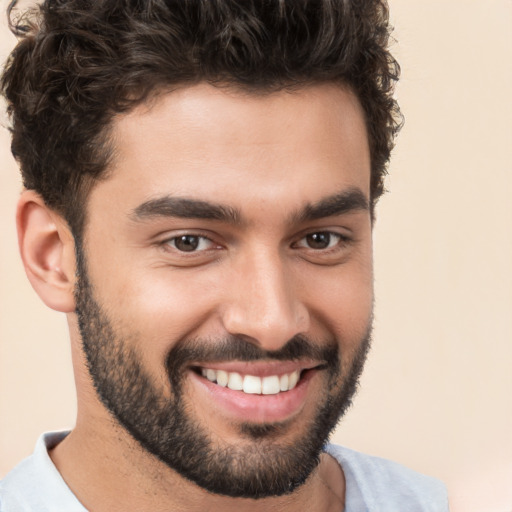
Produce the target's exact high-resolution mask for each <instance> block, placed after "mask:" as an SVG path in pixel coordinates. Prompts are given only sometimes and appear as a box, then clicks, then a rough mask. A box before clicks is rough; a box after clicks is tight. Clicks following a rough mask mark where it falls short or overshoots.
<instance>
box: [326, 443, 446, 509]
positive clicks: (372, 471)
mask: <svg viewBox="0 0 512 512" xmlns="http://www.w3.org/2000/svg"><path fill="white" fill-rule="evenodd" d="M325 451H326V452H327V453H328V454H330V455H331V456H332V457H334V458H335V459H336V460H337V461H338V462H339V464H340V465H341V467H342V468H343V472H344V473H345V480H346V485H347V489H346V500H347V507H346V510H347V512H351V511H352V510H354V511H360V510H361V511H363V510H364V511H368V512H372V511H374V510H375V511H378V512H388V511H389V512H400V511H404V512H448V497H447V493H446V488H445V486H444V484H443V483H442V482H440V481H439V480H437V479H435V478H432V477H430V476H426V475H422V474H421V473H417V472H416V471H413V470H411V469H409V468H406V467H405V466H402V465H401V464H398V463H396V462H392V461H390V460H387V459H383V458H380V457H373V456H371V455H366V454H363V453H360V452H357V451H354V450H350V449H348V448H344V447H342V446H337V445H333V444H329V445H327V446H326V447H325Z"/></svg>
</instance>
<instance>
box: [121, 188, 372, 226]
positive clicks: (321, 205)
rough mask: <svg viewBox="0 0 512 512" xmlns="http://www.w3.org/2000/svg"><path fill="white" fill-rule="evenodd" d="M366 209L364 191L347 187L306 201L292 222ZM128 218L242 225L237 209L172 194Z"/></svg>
mask: <svg viewBox="0 0 512 512" xmlns="http://www.w3.org/2000/svg"><path fill="white" fill-rule="evenodd" d="M369 209H370V208H369V204H368V200H367V198H366V196H365V195H364V194H363V192H362V191H361V190H360V189H358V188H350V189H348V190H344V191H343V192H340V193H338V194H335V195H332V196H328V197H326V198H324V199H321V200H320V201H318V202H316V203H313V204H310V203H308V204H306V205H305V206H304V207H303V208H301V209H300V210H299V211H298V212H296V213H294V214H292V216H291V223H302V222H308V221H312V220H318V219H322V218H325V217H332V216H335V215H343V214H346V213H350V212H353V211H359V210H361V211H369ZM130 217H131V218H132V219H133V220H135V221H144V220H147V219H153V218H157V217H176V218H181V219H203V220H217V221H221V222H226V223H229V224H233V225H242V224H245V223H244V222H243V220H242V214H241V213H240V210H238V209H236V208H232V207H230V206H225V205H222V204H217V203H211V202H208V201H201V200H199V199H188V198H184V197H172V196H164V197H159V198H156V199H150V200H148V201H146V202H144V203H142V204H141V205H139V206H137V207H136V208H135V209H134V210H133V211H132V213H131V215H130Z"/></svg>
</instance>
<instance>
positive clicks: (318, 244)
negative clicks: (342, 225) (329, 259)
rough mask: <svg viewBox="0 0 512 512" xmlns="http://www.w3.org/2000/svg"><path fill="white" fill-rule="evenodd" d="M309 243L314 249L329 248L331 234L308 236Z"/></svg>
mask: <svg viewBox="0 0 512 512" xmlns="http://www.w3.org/2000/svg"><path fill="white" fill-rule="evenodd" d="M307 241H308V245H309V246H310V247H311V248H312V249H325V248H326V247H329V243H330V242H331V235H330V234H329V233H313V234H312V235H308V236H307Z"/></svg>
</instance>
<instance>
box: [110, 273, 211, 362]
mask: <svg viewBox="0 0 512 512" xmlns="http://www.w3.org/2000/svg"><path fill="white" fill-rule="evenodd" d="M212 281H213V280H212V278H211V276H208V275H207V274H206V273H204V272H196V273H193V272H180V271H175V270H172V269H170V268H155V269H137V268H133V267H132V271H131V272H130V274H129V275H128V276H127V275H126V273H123V272H122V271H119V272H118V276H117V278H114V277H113V276H110V277H109V278H108V279H107V280H106V281H104V282H103V284H104V286H103V294H102V297H103V300H104V303H105V304H109V308H108V309H109V311H110V313H109V315H110V316H111V317H112V319H113V320H115V322H116V324H117V325H118V326H119V328H120V329H122V330H124V331H126V332H130V333H131V334H132V336H131V338H132V339H134V340H136V342H137V344H138V345H140V346H139V347H137V348H138V350H139V351H140V352H141V353H142V354H143V355H144V357H145V359H151V361H152V363H153V364H162V363H163V362H164V361H165V358H166V356H167V354H168V351H169V350H170V349H171V348H172V347H173V346H174V345H175V343H176V342H178V341H179V340H181V339H183V338H186V337H192V336H198V335H200V334H201V333H200V332H199V329H200V326H201V325H203V323H204V322H206V319H207V318H208V317H209V316H210V315H211V311H212V309H213V308H214V303H213V297H212V295H214V294H215V286H214V283H213V282H212ZM202 334H204V333H202Z"/></svg>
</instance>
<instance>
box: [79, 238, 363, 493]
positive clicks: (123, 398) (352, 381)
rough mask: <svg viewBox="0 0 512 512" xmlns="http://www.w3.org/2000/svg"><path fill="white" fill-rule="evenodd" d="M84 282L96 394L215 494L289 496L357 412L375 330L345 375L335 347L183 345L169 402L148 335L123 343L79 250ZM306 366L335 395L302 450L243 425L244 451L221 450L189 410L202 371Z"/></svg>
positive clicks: (236, 447)
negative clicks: (317, 364) (150, 367)
mask: <svg viewBox="0 0 512 512" xmlns="http://www.w3.org/2000/svg"><path fill="white" fill-rule="evenodd" d="M77 245H78V244H77ZM77 274H78V282H77V286H76V289H75V300H76V313H77V317H78V324H79V329H80V334H81V338H82V348H83V351H84V354H85V356H86V360H87V364H88V370H89V373H90V376H91V378H92V381H93V383H94V387H95V389H96V392H97V394H98V397H99V398H100V400H101V401H102V403H103V404H104V406H105V407H106V408H107V410H108V411H109V412H110V413H111V415H112V417H113V418H114V421H116V422H117V423H118V424H119V425H121V427H123V428H124V429H125V430H126V431H127V432H128V433H129V434H130V435H131V436H132V437H133V438H134V439H135V440H136V441H138V443H139V444H140V445H141V446H142V448H143V449H145V450H146V451H147V452H149V453H151V454H153V455H154V456H155V457H157V458H158V459H159V460H160V461H162V462H163V463H165V464H166V465H167V466H168V467H170V468H171V469H173V470H174V471H176V472H177V473H179V474H180V475H181V476H183V477H185V478H187V479H188V480H190V481H192V482H194V483H195V484H197V485H198V486H200V487H202V488H203V489H205V490H207V491H209V492H212V493H214V494H220V495H225V496H230V497H241V498H252V499H258V498H265V497H270V496H281V495H284V494H288V493H291V492H293V491H294V490H295V489H296V488H297V487H299V486H300V485H302V484H303V483H304V482H305V481H306V480H307V478H308V477H309V475H311V473H312V472H313V471H314V469H315V468H316V466H317V465H318V463H319V457H320V454H321V452H322V448H323V447H324V445H325V443H326V442H327V440H328V437H329V435H330V433H331V431H332V430H333V429H334V427H335V426H336V424H337V422H338V420H339V419H340V418H341V417H342V416H343V414H344V413H345V411H346V410H347V408H348V407H349V406H350V404H351V402H352V398H353V396H354V394H355V392H356V389H357V385H358V380H359V376H360V374H361V372H362V369H363V366H364V361H365V359H366V355H367V352H368V349H369V346H370V338H371V336H370V331H371V322H370V323H369V326H368V329H367V334H366V335H365V336H364V337H363V338H362V339H361V340H360V342H359V345H358V349H357V352H356V354H355V355H354V356H353V357H352V361H350V362H349V364H345V365H342V364H341V359H340V353H339V352H340V349H339V347H340V343H339V341H338V340H336V339H331V340H325V341H324V342H323V343H321V344H316V343H313V342H312V341H311V340H309V339H308V338H306V337H304V336H296V337H294V338H292V339H291V340H289V341H288V343H286V344H285V345H284V346H283V347H282V348H281V349H280V350H278V351H264V350H262V349H260V348H259V347H257V346H256V345H254V344H252V343H250V342H249V341H246V340H244V339H241V338H236V337H232V336H228V337H226V338H224V339H221V340H219V339H216V340H212V339H207V340H205V339H197V338H195V339H182V340H178V342H176V343H175V344H173V347H172V348H171V349H170V350H169V353H168V356H167V358H166V373H167V376H168V382H169V388H168V390H167V392H166V390H165V389H164V388H162V387H161V386H160V387H159V386H158V385H157V384H156V383H155V381H154V379H152V378H151V375H150V374H149V372H148V371H147V369H146V368H145V367H144V366H143V364H142V362H141V359H142V358H141V357H140V356H139V354H137V351H136V348H135V347H137V346H141V344H140V343H137V337H138V336H140V335H137V334H129V335H124V336H123V335H121V334H120V331H121V330H123V332H124V331H125V329H120V328H118V329H116V328H114V322H112V321H111V319H110V318H109V317H108V315H107V314H106V312H105V311H104V310H102V308H101V307H100V305H99V304H98V302H97V300H96V298H95V296H94V290H93V287H92V285H91V283H90V280H89V278H88V276H87V271H86V261H85V256H84V253H83V251H82V250H81V249H77ZM177 314H179V313H177ZM115 325H116V326H117V325H118V324H117V323H116V324H115ZM342 356H343V354H342ZM303 358H304V359H313V360H319V361H325V366H324V367H323V369H322V371H324V372H325V373H326V376H327V378H326V388H325V390H324V393H322V396H321V397H320V399H319V401H318V405H317V410H316V414H315V415H314V417H312V418H311V420H310V421H309V423H308V424H307V426H306V428H304V431H303V433H302V435H301V436H300V438H299V439H294V440H293V442H290V441H288V442H284V441H283V440H282V439H281V437H280V435H281V434H282V433H283V432H286V430H287V428H288V426H289V425H288V424H287V422H283V423H268V424H254V423H243V424H241V425H240V426H239V430H240V435H241V436H242V437H243V438H244V442H240V443H237V444H227V443H222V442H221V441H219V440H214V439H213V436H212V433H211V432H209V431H208V429H207V428H205V427H203V426H201V425H200V424H199V423H198V421H197V420H195V419H194V418H193V417H192V416H191V414H190V409H188V410H187V407H186V400H185V398H184V391H183V388H184V386H183V383H184V379H185V376H186V373H187V371H188V370H189V369H190V365H191V364H192V363H194V362H197V361H201V363H202V364H204V363H206V362H209V361H230V360H232V361H235V360H236V361H256V360H266V361H269V360H270V361H272V360H300V359H303ZM344 367H346V370H345V371H343V370H342V368H344ZM169 390H170V392H169ZM169 395H170V396H169ZM291 421H293V420H291Z"/></svg>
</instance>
